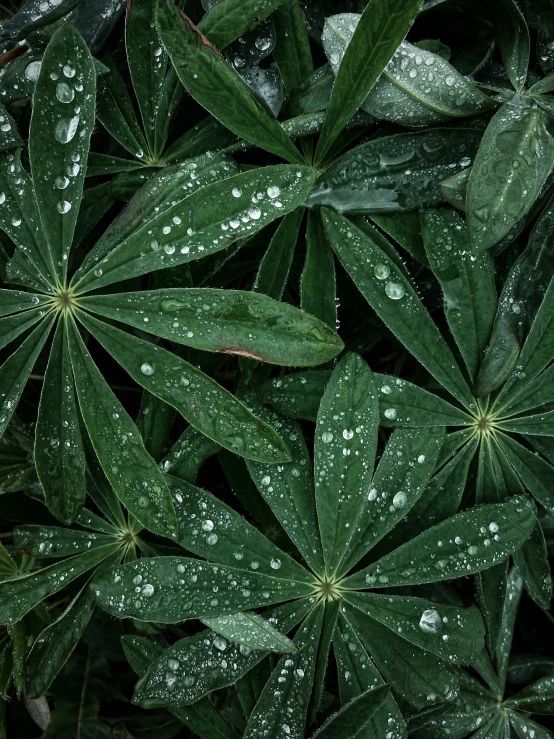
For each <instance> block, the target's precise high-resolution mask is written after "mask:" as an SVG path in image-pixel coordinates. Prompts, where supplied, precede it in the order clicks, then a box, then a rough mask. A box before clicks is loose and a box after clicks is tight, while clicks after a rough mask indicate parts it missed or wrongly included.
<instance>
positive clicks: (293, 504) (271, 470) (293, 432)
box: [245, 397, 324, 575]
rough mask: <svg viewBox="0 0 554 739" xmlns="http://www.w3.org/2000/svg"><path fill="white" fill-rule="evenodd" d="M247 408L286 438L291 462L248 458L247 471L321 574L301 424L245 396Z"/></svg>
mask: <svg viewBox="0 0 554 739" xmlns="http://www.w3.org/2000/svg"><path fill="white" fill-rule="evenodd" d="M245 400H246V402H247V404H248V407H250V408H252V409H253V410H254V411H255V412H256V415H257V416H259V417H260V418H263V419H264V420H265V421H267V423H269V424H270V425H271V426H272V427H273V428H276V429H279V432H280V433H281V434H282V436H283V438H284V439H285V440H286V443H287V446H288V449H289V453H290V455H291V461H290V462H287V463H286V464H282V465H277V466H275V465H268V464H261V463H260V462H252V461H250V460H247V462H246V464H247V466H248V471H249V472H250V476H251V477H252V480H253V481H254V482H255V484H256V487H257V488H258V490H259V491H260V494H261V495H262V497H263V498H264V500H265V501H266V502H267V503H268V505H269V507H270V508H271V510H272V511H273V513H274V514H275V517H276V518H277V520H278V521H279V523H280V524H281V526H282V527H283V529H284V530H285V531H286V532H287V534H288V536H289V538H290V539H291V541H292V542H294V544H295V545H296V547H297V548H298V551H299V552H300V553H301V554H302V556H303V557H304V559H305V560H306V562H307V563H308V565H309V566H310V567H311V569H312V570H313V571H314V572H316V573H318V574H320V575H321V574H323V569H324V565H323V551H322V548H321V539H320V535H319V527H318V523H317V514H316V505H315V497H314V487H313V485H314V483H313V479H312V473H311V465H310V457H309V454H308V450H307V448H306V442H305V441H304V437H303V435H302V430H301V428H300V426H299V425H298V424H297V423H296V422H295V421H287V420H284V419H283V418H282V417H281V416H278V415H277V414H276V413H274V412H273V411H270V410H268V409H267V408H264V407H263V406H262V405H261V404H259V403H255V402H254V400H253V399H252V398H251V397H248V398H246V399H245Z"/></svg>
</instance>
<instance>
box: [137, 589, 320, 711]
mask: <svg viewBox="0 0 554 739" xmlns="http://www.w3.org/2000/svg"><path fill="white" fill-rule="evenodd" d="M310 608H311V604H310V602H309V601H307V600H304V601H299V602H295V603H287V604H286V605H284V606H280V607H279V608H275V609H274V610H272V611H270V612H269V613H267V614H266V617H269V618H270V623H271V624H272V625H273V626H275V628H277V629H278V630H279V631H280V632H281V633H288V632H289V631H290V630H291V629H292V628H294V626H296V625H297V624H298V623H299V622H300V621H301V620H302V619H303V618H304V616H305V615H306V614H307V613H308V611H309V610H310ZM266 655H267V652H263V651H262V652H260V651H257V650H252V649H250V648H249V647H246V646H245V645H244V644H243V645H238V644H234V643H232V642H231V643H228V642H227V640H226V639H224V638H222V637H220V636H218V635H217V634H216V633H215V632H213V631H209V630H206V631H201V632H198V633H197V634H195V635H194V636H191V637H188V638H187V639H181V640H179V641H177V642H176V643H175V644H173V646H171V647H170V648H169V649H168V650H167V651H165V652H164V653H163V654H162V655H161V656H160V657H159V658H157V659H156V661H155V662H154V663H153V664H152V666H151V667H150V668H149V670H148V671H147V673H146V675H144V677H143V678H142V679H141V680H139V682H138V683H137V686H136V689H135V696H134V698H133V702H134V703H137V704H138V705H141V706H143V707H145V708H154V707H157V706H167V707H176V706H187V705H190V704H191V703H194V702H195V701H197V700H198V699H199V698H202V696H204V695H206V693H209V692H211V691H212V690H217V689H218V688H223V687H226V686H227V685H231V684H232V683H234V682H236V681H237V680H238V679H239V678H240V677H241V676H242V675H244V674H246V673H247V672H248V671H249V670H251V669H252V668H253V667H254V666H255V665H257V664H258V663H259V662H261V660H262V659H263V658H264V657H265V656H266ZM208 663H212V665H213V669H211V670H206V665H207V664H208ZM181 666H182V668H183V669H180V668H181Z"/></svg>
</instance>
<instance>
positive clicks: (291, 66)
mask: <svg viewBox="0 0 554 739" xmlns="http://www.w3.org/2000/svg"><path fill="white" fill-rule="evenodd" d="M271 20H272V21H273V26H274V28H275V36H276V44H275V52H274V53H275V61H276V62H277V65H278V67H279V71H280V72H281V77H282V78H283V84H284V85H285V89H286V90H287V92H289V93H290V92H292V90H294V89H296V88H297V87H298V85H300V84H301V83H302V82H304V80H305V79H307V78H308V77H309V76H310V75H311V74H312V72H313V68H314V67H313V62H312V52H311V49H310V40H309V38H308V29H307V27H306V23H305V21H304V16H303V15H302V10H301V8H300V3H299V2H298V0H281V2H280V3H279V5H278V6H277V8H276V9H275V11H274V12H273V14H272V16H271Z"/></svg>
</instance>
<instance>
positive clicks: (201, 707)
mask: <svg viewBox="0 0 554 739" xmlns="http://www.w3.org/2000/svg"><path fill="white" fill-rule="evenodd" d="M121 646H122V647H123V651H124V652H125V656H126V657H127V659H128V661H129V664H130V665H131V667H132V668H133V670H134V671H135V672H136V673H137V674H138V675H139V676H140V675H142V674H143V673H144V671H145V670H146V669H147V668H148V667H149V665H151V664H152V662H153V661H154V660H155V659H157V658H158V657H159V656H160V655H161V654H162V653H163V651H164V650H163V647H160V646H159V645H158V644H156V643H155V642H153V641H151V640H150V639H147V638H146V637H144V636H122V637H121ZM171 712H172V713H173V714H174V715H175V716H176V717H177V718H178V719H179V721H181V723H183V724H184V725H185V726H188V727H189V728H190V729H192V731H195V732H196V733H197V734H198V735H199V736H201V737H203V738H204V737H205V738H206V739H236V734H235V732H234V731H233V730H232V729H231V728H230V727H229V726H228V724H226V723H225V721H224V720H223V719H222V718H221V716H220V714H219V713H218V711H217V709H216V708H215V707H214V706H213V705H212V703H211V701H210V700H209V699H208V698H201V699H200V700H199V701H197V702H196V704H195V705H192V706H186V707H184V706H182V707H180V708H173V709H172V711H171Z"/></svg>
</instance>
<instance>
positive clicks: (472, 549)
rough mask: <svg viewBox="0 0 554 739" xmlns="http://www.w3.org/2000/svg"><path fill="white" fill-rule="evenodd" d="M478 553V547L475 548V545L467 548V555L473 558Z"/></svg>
mask: <svg viewBox="0 0 554 739" xmlns="http://www.w3.org/2000/svg"><path fill="white" fill-rule="evenodd" d="M478 551H479V547H476V546H475V544H472V546H470V547H468V550H467V553H468V554H469V555H471V556H472V557H474V556H475V555H476V554H477V552H478Z"/></svg>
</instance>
